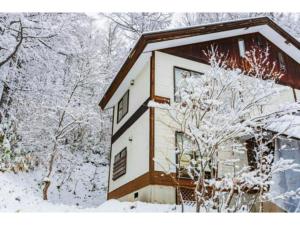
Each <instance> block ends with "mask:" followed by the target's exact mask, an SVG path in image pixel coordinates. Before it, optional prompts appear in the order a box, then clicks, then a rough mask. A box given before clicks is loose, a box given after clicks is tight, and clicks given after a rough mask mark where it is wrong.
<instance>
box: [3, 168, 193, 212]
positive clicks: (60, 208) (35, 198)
mask: <svg viewBox="0 0 300 225" xmlns="http://www.w3.org/2000/svg"><path fill="white" fill-rule="evenodd" d="M99 198H103V196H99ZM180 211H181V207H180V206H178V205H167V204H150V203H143V202H120V201H117V200H109V201H106V202H104V203H103V204H102V205H100V206H98V207H94V208H83V207H82V206H76V205H64V204H56V203H51V202H50V201H44V200H42V195H41V190H40V189H39V188H38V187H37V186H36V183H35V182H34V180H32V175H31V174H10V173H0V212H180ZM186 211H194V209H193V208H192V207H187V206H186Z"/></svg>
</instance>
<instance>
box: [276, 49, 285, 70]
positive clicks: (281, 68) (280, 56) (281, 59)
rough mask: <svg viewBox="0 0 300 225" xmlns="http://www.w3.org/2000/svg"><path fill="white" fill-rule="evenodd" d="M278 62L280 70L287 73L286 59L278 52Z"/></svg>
mask: <svg viewBox="0 0 300 225" xmlns="http://www.w3.org/2000/svg"><path fill="white" fill-rule="evenodd" d="M278 61H279V67H280V70H281V71H283V72H285V71H286V66H285V62H284V57H283V54H282V52H278Z"/></svg>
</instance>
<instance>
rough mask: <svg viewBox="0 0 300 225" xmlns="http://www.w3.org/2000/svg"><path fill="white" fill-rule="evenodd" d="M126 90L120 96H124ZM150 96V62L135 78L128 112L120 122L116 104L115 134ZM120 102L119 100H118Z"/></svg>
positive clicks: (130, 93)
mask: <svg viewBox="0 0 300 225" xmlns="http://www.w3.org/2000/svg"><path fill="white" fill-rule="evenodd" d="M126 91H127V90H126ZM126 91H125V92H124V93H123V94H122V95H121V96H120V99H121V98H122V97H123V96H124V94H125V93H126ZM149 96H150V62H148V63H147V64H146V65H145V67H144V68H143V69H142V71H141V72H140V74H139V75H138V76H137V77H136V79H135V80H134V85H130V87H129V106H128V113H127V114H126V115H125V116H124V117H123V118H122V119H121V121H120V122H119V123H118V120H117V116H118V103H117V104H116V105H115V109H114V110H115V111H114V126H113V134H114V133H116V132H117V131H118V130H119V128H120V127H121V126H122V125H123V124H124V123H125V122H126V121H127V120H128V119H129V118H130V117H131V116H132V114H133V113H135V111H136V110H137V109H138V108H139V107H140V106H141V105H142V104H143V103H144V102H145V101H146V100H147V99H148V98H149ZM118 102H119V101H118Z"/></svg>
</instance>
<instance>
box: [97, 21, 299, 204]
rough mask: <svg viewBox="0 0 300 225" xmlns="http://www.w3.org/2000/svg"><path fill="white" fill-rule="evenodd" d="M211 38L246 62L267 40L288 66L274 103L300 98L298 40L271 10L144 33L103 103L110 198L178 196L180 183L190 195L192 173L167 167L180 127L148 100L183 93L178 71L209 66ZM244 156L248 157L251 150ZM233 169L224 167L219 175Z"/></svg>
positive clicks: (196, 71) (168, 199)
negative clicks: (108, 132) (108, 131)
mask: <svg viewBox="0 0 300 225" xmlns="http://www.w3.org/2000/svg"><path fill="white" fill-rule="evenodd" d="M212 44H213V45H216V46H218V49H219V51H224V52H226V53H228V54H229V55H230V56H231V57H232V58H234V59H235V62H236V63H237V64H238V66H241V67H243V66H244V65H243V62H244V61H243V56H244V54H245V51H247V50H248V49H249V48H251V47H252V46H256V47H259V48H262V47H265V46H266V45H268V46H269V47H270V57H271V59H273V60H274V61H276V62H277V67H278V69H279V70H280V71H282V72H283V73H284V74H285V75H284V76H283V77H282V78H281V79H280V81H279V83H280V84H281V85H284V86H285V87H286V89H285V90H286V91H285V92H284V93H283V94H282V96H281V98H280V99H276V103H278V104H280V102H283V101H284V102H294V101H297V99H299V98H300V91H299V89H300V77H299V74H298V73H299V72H298V71H300V65H299V64H300V50H299V49H300V43H299V42H298V41H297V40H296V39H295V38H294V37H292V36H291V35H290V34H289V33H287V32H286V31H285V30H284V29H282V28H281V27H280V26H278V25H277V24H276V23H274V22H273V21H272V20H271V19H269V18H267V17H261V18H252V19H244V20H237V21H230V22H222V23H214V24H208V25H202V26H194V27H188V28H181V29H174V30H166V31H158V32H150V33H145V34H143V35H142V36H141V37H140V39H139V40H138V42H137V43H136V45H135V46H134V48H133V49H132V50H131V52H130V54H129V56H128V58H127V59H126V61H125V62H124V64H123V65H122V67H121V69H120V70H119V72H118V74H117V75H116V77H115V79H114V80H113V82H112V83H111V85H110V87H109V88H108V90H107V91H106V93H105V95H104V96H103V98H102V100H101V102H100V107H101V108H102V109H109V108H112V109H113V122H112V139H111V153H110V155H111V157H110V170H109V171H110V172H109V181H108V199H120V200H126V201H133V200H139V201H145V202H159V203H176V202H177V201H178V199H177V193H176V186H178V185H179V186H180V187H181V188H182V190H183V189H184V190H185V192H184V193H186V195H185V196H184V197H186V198H189V197H190V195H191V194H192V191H190V190H191V188H193V183H192V182H191V180H189V179H187V178H182V179H178V184H175V183H174V181H173V179H172V178H171V176H173V177H176V170H175V171H171V174H169V175H166V174H165V173H164V166H167V164H166V165H164V158H165V157H164V155H168V156H169V158H171V159H173V160H174V162H175V161H176V154H175V151H174V149H175V146H176V136H178V135H180V134H178V132H176V131H174V129H171V128H170V126H168V118H167V117H166V115H164V114H163V113H162V112H161V111H160V110H159V109H156V108H149V107H148V106H147V105H148V102H149V101H150V100H153V101H156V102H159V103H172V102H173V101H177V99H176V98H175V96H174V93H175V90H176V85H177V82H178V79H180V76H182V74H183V73H186V74H189V75H191V76H198V75H201V74H202V73H204V72H205V71H206V70H207V69H208V68H209V63H208V58H207V56H206V55H205V54H204V51H205V50H207V48H208V47H209V46H211V45H212ZM294 136H295V138H297V132H294ZM298 136H299V137H298V138H300V135H299V134H298ZM295 140H296V139H295ZM224 157H225V156H224ZM228 157H230V156H228ZM154 158H155V159H157V160H155V161H154V160H153V159H154ZM160 159H161V160H160ZM241 161H243V162H244V163H245V162H246V163H249V162H250V159H249V156H248V157H247V155H246V156H245V158H244V159H242V160H241ZM158 162H159V163H158ZM229 170H230V168H226V166H224V167H223V168H220V171H221V172H220V176H222V171H223V173H225V172H228V171H229ZM273 209H274V210H278V209H277V208H273ZM273 209H271V210H273Z"/></svg>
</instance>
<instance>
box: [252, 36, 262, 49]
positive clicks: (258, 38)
mask: <svg viewBox="0 0 300 225" xmlns="http://www.w3.org/2000/svg"><path fill="white" fill-rule="evenodd" d="M254 41H255V43H256V45H257V47H259V48H263V47H264V43H263V40H262V38H261V36H256V37H255V38H254Z"/></svg>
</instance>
